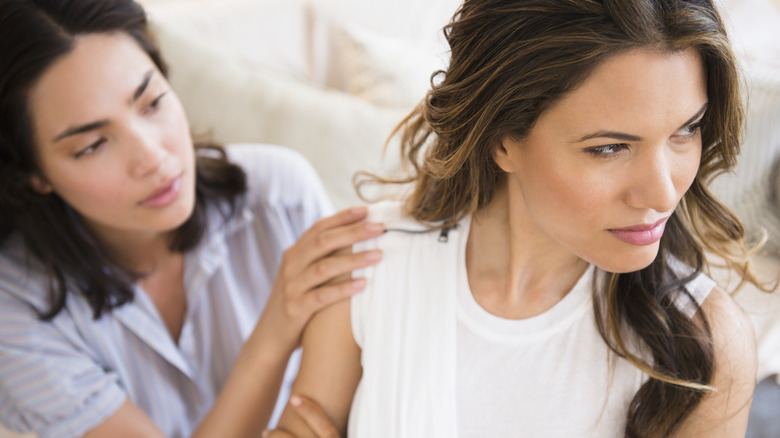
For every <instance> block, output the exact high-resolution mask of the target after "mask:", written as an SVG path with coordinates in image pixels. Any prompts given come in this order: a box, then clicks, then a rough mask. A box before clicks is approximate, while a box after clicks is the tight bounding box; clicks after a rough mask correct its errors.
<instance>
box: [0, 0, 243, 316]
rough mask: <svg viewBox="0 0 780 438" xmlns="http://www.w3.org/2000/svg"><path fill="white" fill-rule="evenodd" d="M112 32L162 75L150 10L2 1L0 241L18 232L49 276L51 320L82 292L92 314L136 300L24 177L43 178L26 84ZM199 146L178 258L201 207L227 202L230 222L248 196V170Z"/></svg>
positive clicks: (50, 199)
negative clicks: (80, 39) (90, 37)
mask: <svg viewBox="0 0 780 438" xmlns="http://www.w3.org/2000/svg"><path fill="white" fill-rule="evenodd" d="M108 32H124V33H126V34H128V35H130V36H131V37H132V38H133V39H134V40H135V41H136V42H137V43H138V45H139V46H140V47H141V49H142V50H144V51H145V52H146V53H147V54H148V55H149V57H150V58H151V59H152V61H153V62H154V63H155V65H156V66H157V68H158V69H159V70H160V71H161V72H162V73H163V74H166V71H167V68H166V65H165V62H164V61H163V59H162V56H161V55H160V52H159V50H158V48H157V46H156V45H155V44H154V42H153V41H152V38H151V36H150V34H149V32H148V29H147V22H146V14H145V13H144V10H143V9H142V8H141V6H139V5H138V4H137V3H135V2H133V1H132V0H69V1H62V0H0V243H2V242H3V241H4V240H5V239H6V238H7V237H8V236H9V235H10V234H11V233H12V232H16V233H18V234H19V235H20V236H21V238H22V239H23V241H24V243H25V246H26V248H27V249H28V250H29V252H30V253H31V254H32V255H33V256H34V259H35V261H36V262H38V263H40V265H41V268H42V269H43V270H45V271H46V272H47V273H48V277H49V308H48V309H36V310H37V311H38V312H39V314H40V316H41V317H42V318H43V319H49V318H53V317H54V316H56V315H57V314H58V313H59V312H60V311H61V310H62V309H63V308H64V306H65V303H66V299H67V296H68V293H71V292H77V293H79V294H81V295H83V296H84V297H85V298H86V299H87V301H88V302H89V304H90V306H91V307H92V309H93V311H94V315H95V318H98V317H99V316H100V315H101V314H102V313H103V312H105V311H107V310H110V309H112V308H115V307H117V306H121V305H123V304H125V303H127V302H128V301H130V300H132V299H133V288H132V283H133V282H134V281H136V280H137V279H138V278H140V277H141V274H139V273H136V272H133V271H131V270H128V269H126V268H125V267H123V266H121V265H120V264H119V263H117V262H116V261H115V260H114V259H113V258H112V257H111V256H110V255H109V253H108V251H107V250H106V248H104V246H103V245H102V244H101V243H100V242H99V241H98V239H96V238H95V236H94V234H93V233H91V232H90V230H89V229H88V228H87V227H86V226H85V224H84V221H83V220H82V219H81V217H80V216H79V214H78V213H77V212H76V211H75V210H73V208H71V207H70V205H68V204H67V203H66V202H65V201H63V200H62V198H60V197H59V196H57V195H56V194H54V193H52V194H46V195H43V194H40V193H38V192H36V191H35V190H33V188H32V187H31V185H30V179H31V178H30V177H31V176H32V175H35V174H40V169H39V166H38V162H37V160H36V154H35V145H34V142H33V135H32V123H31V120H32V119H31V117H30V114H29V107H28V102H27V98H28V93H29V90H30V88H31V87H32V86H33V85H34V84H35V81H36V80H37V79H38V78H39V77H40V76H41V75H42V74H43V72H45V71H46V69H47V68H49V66H51V65H52V64H53V63H54V61H56V60H57V59H59V58H60V57H62V56H64V55H66V54H67V53H69V52H70V51H71V50H72V49H73V47H74V46H75V39H76V37H77V36H78V35H84V34H90V33H108ZM195 147H196V157H197V158H196V183H195V184H196V188H195V199H196V200H195V209H194V211H193V213H192V215H191V216H190V217H189V218H188V219H187V221H186V222H185V223H184V224H182V225H181V226H180V227H179V228H178V229H177V230H175V232H174V233H173V236H172V239H171V243H170V247H171V250H173V251H178V252H185V251H187V250H189V249H191V248H194V247H195V246H196V245H197V243H198V242H199V241H200V239H201V237H202V236H203V234H204V232H205V229H206V225H207V224H206V206H207V204H209V203H214V204H219V205H223V206H224V208H223V213H224V215H225V217H227V216H229V215H231V214H232V213H233V212H235V210H236V209H237V208H238V206H239V205H238V204H239V202H240V200H241V198H240V197H239V195H240V194H242V193H243V192H244V191H245V190H246V176H245V175H244V172H243V171H242V170H241V168H240V167H238V166H235V165H233V164H231V163H229V162H228V161H227V159H226V155H225V152H224V150H223V149H222V148H221V147H219V146H218V145H213V144H208V143H203V144H199V145H196V146H195ZM203 151H209V152H206V153H200V152H203ZM223 201H224V202H223Z"/></svg>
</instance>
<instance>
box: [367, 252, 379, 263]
mask: <svg viewBox="0 0 780 438" xmlns="http://www.w3.org/2000/svg"><path fill="white" fill-rule="evenodd" d="M381 258H382V251H379V250H374V251H368V252H367V253H366V260H368V261H372V262H373V261H376V260H379V259H381Z"/></svg>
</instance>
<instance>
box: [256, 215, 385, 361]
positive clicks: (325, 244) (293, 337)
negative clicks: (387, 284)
mask: <svg viewBox="0 0 780 438" xmlns="http://www.w3.org/2000/svg"><path fill="white" fill-rule="evenodd" d="M367 214H368V212H367V209H366V207H364V206H362V207H353V208H350V209H347V210H343V211H340V212H339V213H336V214H335V215H333V216H329V217H326V218H324V219H320V220H319V221H317V222H315V223H314V225H312V227H311V228H309V230H307V231H306V232H305V233H303V234H302V235H301V237H300V239H299V240H298V242H296V243H295V244H294V245H293V246H291V247H290V248H289V249H287V250H286V251H285V252H284V254H283V256H282V263H281V265H280V267H279V271H278V273H277V277H276V280H275V282H274V286H273V289H272V292H271V297H270V298H269V300H268V304H267V305H266V309H265V311H264V312H263V316H262V317H261V319H260V321H259V322H258V325H262V326H266V327H268V328H269V330H270V332H271V333H274V343H275V344H276V347H277V348H278V349H279V350H277V351H279V352H280V354H289V353H291V352H292V351H293V350H294V349H295V348H296V347H297V346H298V345H299V344H300V338H301V333H302V332H303V329H304V327H305V326H306V323H307V322H308V321H309V319H310V318H311V317H312V315H314V313H316V312H317V311H319V310H321V309H323V308H324V307H327V306H329V305H330V304H333V303H335V302H337V301H339V300H342V299H344V298H348V297H350V296H352V295H354V294H355V293H357V292H359V291H360V290H362V289H363V288H364V287H365V280H364V279H362V278H357V279H353V278H352V277H351V272H352V271H354V270H356V269H361V268H365V267H367V266H370V265H373V264H376V263H378V262H379V261H380V260H381V258H382V253H381V252H380V251H367V252H361V253H357V254H353V253H352V245H353V244H355V243H357V242H359V241H361V240H366V239H369V238H372V237H376V236H379V235H380V234H382V233H383V232H384V227H383V226H382V224H380V223H371V222H365V221H363V220H364V219H365V218H366V216H367Z"/></svg>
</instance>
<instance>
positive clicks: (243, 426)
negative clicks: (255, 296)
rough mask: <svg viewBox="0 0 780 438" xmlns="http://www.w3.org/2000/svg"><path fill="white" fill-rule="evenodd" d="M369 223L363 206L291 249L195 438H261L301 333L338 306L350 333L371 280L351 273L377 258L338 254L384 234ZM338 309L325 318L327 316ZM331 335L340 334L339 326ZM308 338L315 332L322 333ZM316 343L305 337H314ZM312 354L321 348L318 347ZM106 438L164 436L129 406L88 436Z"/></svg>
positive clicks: (326, 222) (325, 222) (324, 223)
mask: <svg viewBox="0 0 780 438" xmlns="http://www.w3.org/2000/svg"><path fill="white" fill-rule="evenodd" d="M365 217H366V210H365V208H359V209H356V210H354V209H353V210H345V211H342V212H340V213H337V214H336V215H334V216H331V217H328V218H325V219H322V220H320V221H318V222H317V223H315V224H314V225H313V226H312V228H311V229H309V230H308V231H306V232H305V233H304V234H303V235H302V236H301V238H300V240H299V241H298V242H297V243H296V244H295V245H293V246H292V247H291V248H290V249H288V250H287V251H285V254H284V256H283V258H282V265H281V267H280V269H279V272H278V274H277V279H276V281H275V282H274V287H273V291H272V293H271V297H270V298H269V301H268V304H267V305H266V309H265V311H264V312H263V315H262V316H261V317H260V320H259V321H258V323H257V325H256V326H255V329H254V331H253V332H252V334H251V335H250V337H249V339H248V340H247V341H246V343H245V344H244V347H243V349H242V350H241V353H240V354H239V357H238V359H237V360H236V363H235V365H234V366H233V369H232V371H231V373H230V376H229V377H228V379H227V381H226V382H225V386H224V387H223V389H222V392H220V394H219V396H218V397H217V400H216V402H215V405H214V407H213V408H212V410H211V411H210V412H209V413H208V414H207V415H206V417H205V418H204V420H203V422H202V423H201V424H200V425H199V427H198V428H197V430H196V431H195V432H194V433H193V435H192V436H193V438H196V437H215V436H226V437H231V438H233V437H235V438H240V437H255V438H256V437H257V436H259V434H260V432H261V431H262V430H263V429H264V428H265V427H266V426H267V423H268V421H269V419H270V417H271V414H272V412H273V408H274V405H275V402H276V398H277V395H278V393H279V388H280V386H281V382H282V379H283V377H284V372H285V369H286V366H287V361H288V360H289V358H290V355H291V354H292V352H293V351H294V350H295V348H296V347H297V346H298V345H299V343H300V341H301V332H302V331H303V328H304V327H305V326H306V325H307V324H315V320H316V319H318V318H315V319H313V320H312V321H311V323H309V320H310V319H312V315H314V314H315V313H316V312H318V311H320V310H321V309H323V308H325V307H327V306H329V305H331V304H333V303H335V302H339V301H340V303H339V304H338V305H336V306H334V307H333V309H334V310H335V309H341V308H345V309H346V318H347V320H346V321H345V322H346V329H347V330H348V331H349V320H348V318H349V300H344V298H347V297H349V296H351V295H353V294H354V293H356V292H358V291H359V290H361V289H363V287H364V286H365V282H364V281H363V280H359V279H358V280H352V279H350V278H349V275H348V274H349V273H350V272H351V271H353V270H355V269H360V268H363V267H366V266H369V265H372V264H375V263H377V262H378V261H379V258H378V257H369V256H367V254H365V253H359V254H352V253H351V252H349V251H347V252H338V250H339V249H344V248H351V246H352V245H353V244H354V243H355V242H358V241H360V240H364V239H367V238H370V237H375V236H377V235H378V234H381V232H382V228H381V226H379V227H378V228H377V227H372V226H370V224H367V223H364V222H362V220H363V219H364V218H365ZM374 255H375V256H376V255H379V254H377V253H374ZM334 310H331V309H328V311H327V312H323V313H324V314H326V315H327V314H330V313H331V312H334ZM320 325H321V326H322V327H323V328H327V324H326V323H320V324H315V327H319V326H320ZM332 330H333V331H334V332H335V331H337V330H336V328H335V327H333V328H332ZM307 332H311V333H317V332H318V329H310V330H308V331H307ZM349 336H350V338H351V332H350V333H349ZM314 337H316V336H315V335H313V334H312V335H307V338H309V339H311V338H314ZM325 339H327V337H326V338H325ZM309 342H311V341H309ZM323 343H324V342H323ZM309 349H310V350H316V347H309ZM139 366H143V364H139ZM302 368H303V366H302ZM306 368H307V369H310V370H311V369H312V367H311V366H307V367H306ZM304 394H305V393H304ZM317 400H319V399H317ZM346 407H347V409H348V408H349V404H347V405H346ZM307 430H308V429H307ZM104 437H105V438H133V437H149V438H154V437H158V438H159V437H163V434H162V432H160V430H159V429H158V428H157V427H156V426H155V425H154V424H153V423H152V421H151V420H150V419H149V417H148V416H147V415H146V414H145V413H144V412H142V411H141V410H140V409H139V408H138V407H137V406H135V405H133V404H132V403H131V402H130V401H126V402H125V404H124V405H122V407H120V408H119V410H118V411H117V412H115V413H114V414H113V415H112V416H111V417H110V418H109V419H108V420H106V421H105V422H103V423H102V424H100V425H99V426H97V427H96V428H94V429H93V430H91V431H90V432H88V433H87V434H86V435H85V438H104Z"/></svg>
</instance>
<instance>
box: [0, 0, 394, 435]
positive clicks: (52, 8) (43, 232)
mask: <svg viewBox="0 0 780 438" xmlns="http://www.w3.org/2000/svg"><path fill="white" fill-rule="evenodd" d="M165 73H166V69H165V64H164V62H163V60H162V58H161V56H160V53H159V51H158V50H157V48H156V47H155V46H154V44H153V43H152V41H151V40H150V38H149V35H148V33H147V29H146V21H145V14H144V12H143V10H142V8H141V7H140V6H138V5H137V4H135V3H134V2H132V1H131V0H112V1H87V0H83V1H82V0H79V1H69V2H62V1H58V0H51V1H44V0H0V212H2V214H0V422H2V423H3V424H4V425H6V426H7V427H9V428H11V429H13V430H15V431H19V432H35V433H37V434H38V435H39V436H40V437H58V438H63V437H77V436H87V437H103V436H111V437H123V436H128V437H129V436H144V437H155V436H169V437H184V436H193V437H196V436H226V437H240V436H257V435H258V433H259V432H260V431H261V430H262V429H263V428H264V427H266V425H267V424H268V423H269V421H270V420H271V418H272V415H273V411H274V406H275V403H276V401H277V396H278V394H279V391H280V388H282V387H284V385H283V381H284V376H285V370H286V369H287V368H288V361H289V359H290V357H291V355H292V354H293V351H294V350H295V348H296V347H297V346H298V343H299V339H300V334H301V331H302V329H303V327H304V326H305V325H306V323H307V321H308V320H309V318H310V317H311V316H312V314H313V313H315V312H316V311H318V310H319V309H321V308H323V307H324V306H327V305H328V304H330V303H333V302H334V301H337V300H340V299H342V298H345V297H348V296H350V295H352V294H354V293H355V292H357V291H359V290H360V289H362V287H363V286H364V282H363V280H361V279H356V280H352V279H349V278H348V277H349V276H348V273H349V272H350V271H352V270H354V269H358V268H362V267H365V266H368V265H371V264H374V263H376V262H377V261H378V260H379V259H380V258H381V254H380V253H378V252H369V253H364V254H356V255H340V253H338V250H339V249H340V248H344V247H349V246H351V245H352V244H353V243H355V242H357V241H359V240H362V239H366V238H368V237H372V236H376V235H378V234H380V233H381V232H382V227H381V225H380V224H371V223H365V222H363V221H362V219H363V218H364V217H365V214H366V213H365V210H364V209H361V208H356V209H351V210H347V211H343V212H340V213H338V214H336V215H333V216H330V217H328V218H325V219H321V218H322V217H324V216H326V215H327V214H329V213H330V205H329V202H328V200H327V197H326V195H325V192H324V190H323V187H322V185H321V184H320V182H319V180H318V179H317V176H316V174H315V172H314V170H313V168H312V167H311V166H310V164H309V163H308V162H306V160H305V159H303V158H302V157H301V156H300V155H298V154H296V153H294V152H291V151H289V150H286V149H283V148H280V147H274V146H267V145H235V146H231V147H229V148H221V147H219V146H216V145H208V144H199V145H194V147H193V142H192V139H191V138H190V134H189V126H188V124H187V120H186V117H185V114H184V111H183V109H182V106H181V104H180V102H179V101H178V99H177V97H176V95H175V93H174V92H173V91H172V90H171V88H170V85H169V84H168V82H167V81H166V77H165ZM307 229H308V231H306V230H307ZM296 242H297V243H296ZM290 365H291V367H290V368H294V367H295V360H292V361H290ZM292 372H294V369H293V370H292V371H291V373H290V374H292ZM290 377H291V376H288V378H290ZM279 400H280V404H283V403H284V402H285V400H286V397H280V398H279Z"/></svg>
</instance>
